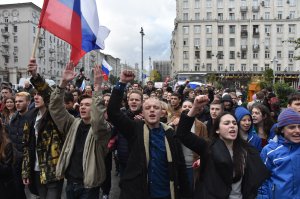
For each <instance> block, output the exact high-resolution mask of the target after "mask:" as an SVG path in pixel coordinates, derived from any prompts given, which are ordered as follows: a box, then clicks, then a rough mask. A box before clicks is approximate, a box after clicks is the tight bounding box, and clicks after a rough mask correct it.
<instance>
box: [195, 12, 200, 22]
mask: <svg viewBox="0 0 300 199" xmlns="http://www.w3.org/2000/svg"><path fill="white" fill-rule="evenodd" d="M195 20H200V13H199V12H196V13H195Z"/></svg>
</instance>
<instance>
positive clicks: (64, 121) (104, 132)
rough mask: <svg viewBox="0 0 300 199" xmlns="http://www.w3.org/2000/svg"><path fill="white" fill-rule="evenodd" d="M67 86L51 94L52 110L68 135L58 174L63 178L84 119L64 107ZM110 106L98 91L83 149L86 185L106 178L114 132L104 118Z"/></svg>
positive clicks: (95, 185)
mask: <svg viewBox="0 0 300 199" xmlns="http://www.w3.org/2000/svg"><path fill="white" fill-rule="evenodd" d="M64 94H65V90H64V89H60V88H56V89H55V91H54V92H53V93H52V94H51V97H50V103H49V111H50V114H51V116H52V118H53V120H54V121H55V123H56V125H57V127H58V129H59V131H61V132H63V133H65V134H66V140H65V143H64V145H63V148H62V153H61V154H60V157H59V160H58V163H57V166H56V176H57V177H58V178H63V177H64V176H65V172H66V169H67V168H68V166H69V163H70V158H71V155H72V152H73V149H74V144H75V138H76V133H77V129H78V126H79V124H80V122H81V119H80V118H74V117H73V116H72V115H71V114H69V113H68V112H67V110H66V109H65V107H64V105H63V104H64V103H63V97H64ZM105 111H106V109H105V106H104V104H103V103H101V92H96V93H95V96H94V97H93V103H92V107H91V128H90V130H89V132H88V135H87V138H86V141H85V146H84V150H83V162H82V166H83V175H84V176H83V183H84V187H85V188H92V187H97V186H100V184H101V183H102V182H103V181H104V180H105V177H106V176H105V163H104V159H105V156H106V154H107V152H108V149H107V144H108V141H109V139H110V135H111V128H110V125H109V123H108V122H107V121H106V120H105V118H104V113H105Z"/></svg>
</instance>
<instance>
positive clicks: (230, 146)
mask: <svg viewBox="0 0 300 199" xmlns="http://www.w3.org/2000/svg"><path fill="white" fill-rule="evenodd" d="M208 100H209V99H208V97H207V96H197V97H196V99H195V101H194V104H193V107H192V109H191V110H190V111H189V113H188V114H187V115H185V114H182V115H181V118H180V122H179V125H178V129H177V136H178V137H179V139H180V140H181V141H182V143H183V144H184V145H185V146H186V147H188V148H190V149H191V150H193V151H194V152H196V153H197V154H198V155H200V158H201V167H202V168H201V170H200V171H201V172H200V176H199V181H198V182H196V185H195V193H194V198H195V199H196V198H220V199H221V198H222V199H223V198H240V199H241V198H243V199H250V198H251V199H252V198H253V199H254V198H256V195H257V189H258V188H259V187H260V186H261V184H262V183H263V182H264V180H265V179H266V178H267V177H268V176H269V175H268V170H267V169H266V167H265V166H264V164H263V162H262V161H261V159H260V157H259V154H258V152H257V151H256V150H255V149H253V148H252V147H250V146H249V145H248V144H247V143H246V142H244V141H243V140H242V139H241V138H240V136H238V126H237V121H236V119H235V117H234V116H233V115H232V114H231V113H228V112H223V113H222V114H221V115H220V116H219V117H218V118H217V120H216V122H215V125H214V129H215V134H214V137H213V139H212V141H211V143H208V142H207V141H205V140H204V139H203V138H200V137H198V136H196V135H194V134H193V133H191V132H190V131H191V127H192V125H193V122H194V117H195V115H196V114H197V113H198V111H199V108H200V107H202V106H204V105H205V104H206V103H207V102H208Z"/></svg>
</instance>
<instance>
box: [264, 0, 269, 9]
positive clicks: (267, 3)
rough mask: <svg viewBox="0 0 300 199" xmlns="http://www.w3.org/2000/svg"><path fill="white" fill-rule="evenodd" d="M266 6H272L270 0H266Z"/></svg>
mask: <svg viewBox="0 0 300 199" xmlns="http://www.w3.org/2000/svg"><path fill="white" fill-rule="evenodd" d="M265 7H267V8H268V7H270V0H265Z"/></svg>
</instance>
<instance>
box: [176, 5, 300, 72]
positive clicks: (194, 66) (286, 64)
mask: <svg viewBox="0 0 300 199" xmlns="http://www.w3.org/2000/svg"><path fill="white" fill-rule="evenodd" d="M299 37H300V1H299V0H178V1H177V5H176V19H175V27H174V31H173V33H172V40H171V66H172V74H177V73H179V72H188V71H190V72H216V73H224V72H228V73H230V72H233V71H237V72H240V73H244V72H251V71H253V72H255V73H256V72H260V71H264V70H265V69H266V68H272V69H273V70H275V73H277V72H278V73H279V72H280V71H281V72H284V71H285V72H287V73H289V71H299V70H300V61H295V60H294V59H293V57H294V56H297V55H298V56H299V55H300V51H299V50H297V51H296V50H295V45H294V44H292V43H288V42H284V41H287V40H294V39H297V38H299ZM261 73H262V72H261Z"/></svg>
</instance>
